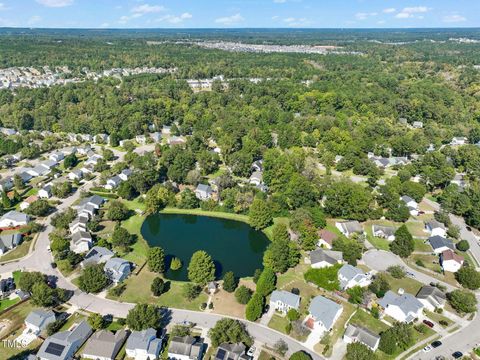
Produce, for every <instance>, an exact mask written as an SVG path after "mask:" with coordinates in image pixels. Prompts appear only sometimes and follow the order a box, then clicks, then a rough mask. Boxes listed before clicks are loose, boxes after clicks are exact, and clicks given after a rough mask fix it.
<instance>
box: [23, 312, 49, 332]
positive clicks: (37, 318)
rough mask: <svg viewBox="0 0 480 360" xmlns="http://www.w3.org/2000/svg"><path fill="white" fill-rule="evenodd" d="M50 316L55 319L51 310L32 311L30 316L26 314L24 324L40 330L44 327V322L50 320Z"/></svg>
mask: <svg viewBox="0 0 480 360" xmlns="http://www.w3.org/2000/svg"><path fill="white" fill-rule="evenodd" d="M52 316H53V318H55V313H54V312H53V311H52V310H43V309H36V310H32V311H31V312H30V314H28V316H27V318H26V319H25V323H27V324H32V325H34V326H37V327H38V328H40V329H42V328H43V327H44V325H45V321H46V320H47V319H49V318H51V317H52Z"/></svg>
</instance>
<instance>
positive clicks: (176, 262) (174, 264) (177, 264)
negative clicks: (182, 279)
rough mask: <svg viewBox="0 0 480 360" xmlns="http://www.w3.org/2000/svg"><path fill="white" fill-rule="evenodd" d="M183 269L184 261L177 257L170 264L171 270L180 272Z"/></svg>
mask: <svg viewBox="0 0 480 360" xmlns="http://www.w3.org/2000/svg"><path fill="white" fill-rule="evenodd" d="M181 268H182V260H180V259H179V258H177V257H174V258H173V259H172V261H171V262H170V269H171V270H174V271H175V270H179V269H181Z"/></svg>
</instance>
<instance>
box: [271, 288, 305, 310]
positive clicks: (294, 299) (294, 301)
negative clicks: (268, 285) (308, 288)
mask: <svg viewBox="0 0 480 360" xmlns="http://www.w3.org/2000/svg"><path fill="white" fill-rule="evenodd" d="M270 301H272V302H277V301H280V302H281V303H283V304H286V305H288V306H290V307H292V308H294V309H298V306H299V305H300V296H298V295H297V294H293V293H291V292H289V291H285V290H275V291H274V292H272V295H271V296H270Z"/></svg>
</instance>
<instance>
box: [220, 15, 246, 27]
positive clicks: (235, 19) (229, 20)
mask: <svg viewBox="0 0 480 360" xmlns="http://www.w3.org/2000/svg"><path fill="white" fill-rule="evenodd" d="M244 20H245V19H244V18H243V16H242V15H240V14H239V13H238V14H235V15H231V16H224V17H220V18H217V19H215V22H216V23H217V24H221V25H226V26H229V25H234V24H238V23H240V22H242V21H244Z"/></svg>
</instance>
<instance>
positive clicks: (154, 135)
mask: <svg viewBox="0 0 480 360" xmlns="http://www.w3.org/2000/svg"><path fill="white" fill-rule="evenodd" d="M150 138H151V139H152V140H153V142H156V143H159V142H160V141H162V134H161V133H159V132H154V133H151V134H150Z"/></svg>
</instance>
